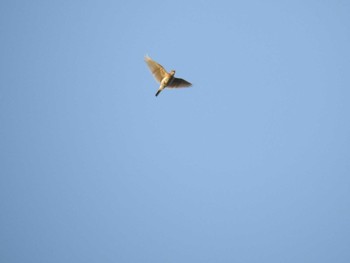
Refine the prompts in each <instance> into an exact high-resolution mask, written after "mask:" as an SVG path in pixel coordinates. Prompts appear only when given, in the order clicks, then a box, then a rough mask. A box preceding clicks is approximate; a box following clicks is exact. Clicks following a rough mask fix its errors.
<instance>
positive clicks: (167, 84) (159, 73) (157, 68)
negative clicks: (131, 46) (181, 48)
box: [145, 55, 192, 97]
mask: <svg viewBox="0 0 350 263" xmlns="http://www.w3.org/2000/svg"><path fill="white" fill-rule="evenodd" d="M145 62H146V63H147V66H148V67H149V69H150V70H151V72H152V74H153V76H154V78H155V79H156V81H158V82H159V83H160V86H159V88H158V90H157V93H156V97H157V96H158V95H159V93H161V92H162V90H163V89H165V88H185V87H190V86H192V84H191V83H190V82H188V81H186V80H184V79H180V78H175V77H174V75H175V70H172V71H170V73H168V72H167V71H166V70H165V69H164V67H163V66H162V65H160V64H158V63H157V62H155V61H154V60H152V59H151V58H150V57H149V56H147V55H146V56H145Z"/></svg>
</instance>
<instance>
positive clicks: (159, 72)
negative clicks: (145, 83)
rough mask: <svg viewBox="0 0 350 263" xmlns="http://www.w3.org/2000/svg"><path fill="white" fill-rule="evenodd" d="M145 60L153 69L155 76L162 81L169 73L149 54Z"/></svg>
mask: <svg viewBox="0 0 350 263" xmlns="http://www.w3.org/2000/svg"><path fill="white" fill-rule="evenodd" d="M145 62H146V63H147V66H148V67H149V69H150V70H151V72H152V74H153V76H154V78H155V79H156V80H157V81H158V82H161V81H162V79H163V78H164V77H165V76H166V75H167V72H166V70H165V69H164V68H163V66H162V65H160V64H158V63H157V62H155V61H154V60H152V59H151V58H150V57H149V56H145Z"/></svg>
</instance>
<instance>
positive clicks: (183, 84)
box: [168, 78, 192, 88]
mask: <svg viewBox="0 0 350 263" xmlns="http://www.w3.org/2000/svg"><path fill="white" fill-rule="evenodd" d="M190 86H192V84H191V83H189V82H188V81H186V80H184V79H179V78H174V80H173V81H172V82H171V84H170V85H169V86H168V88H187V87H190Z"/></svg>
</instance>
